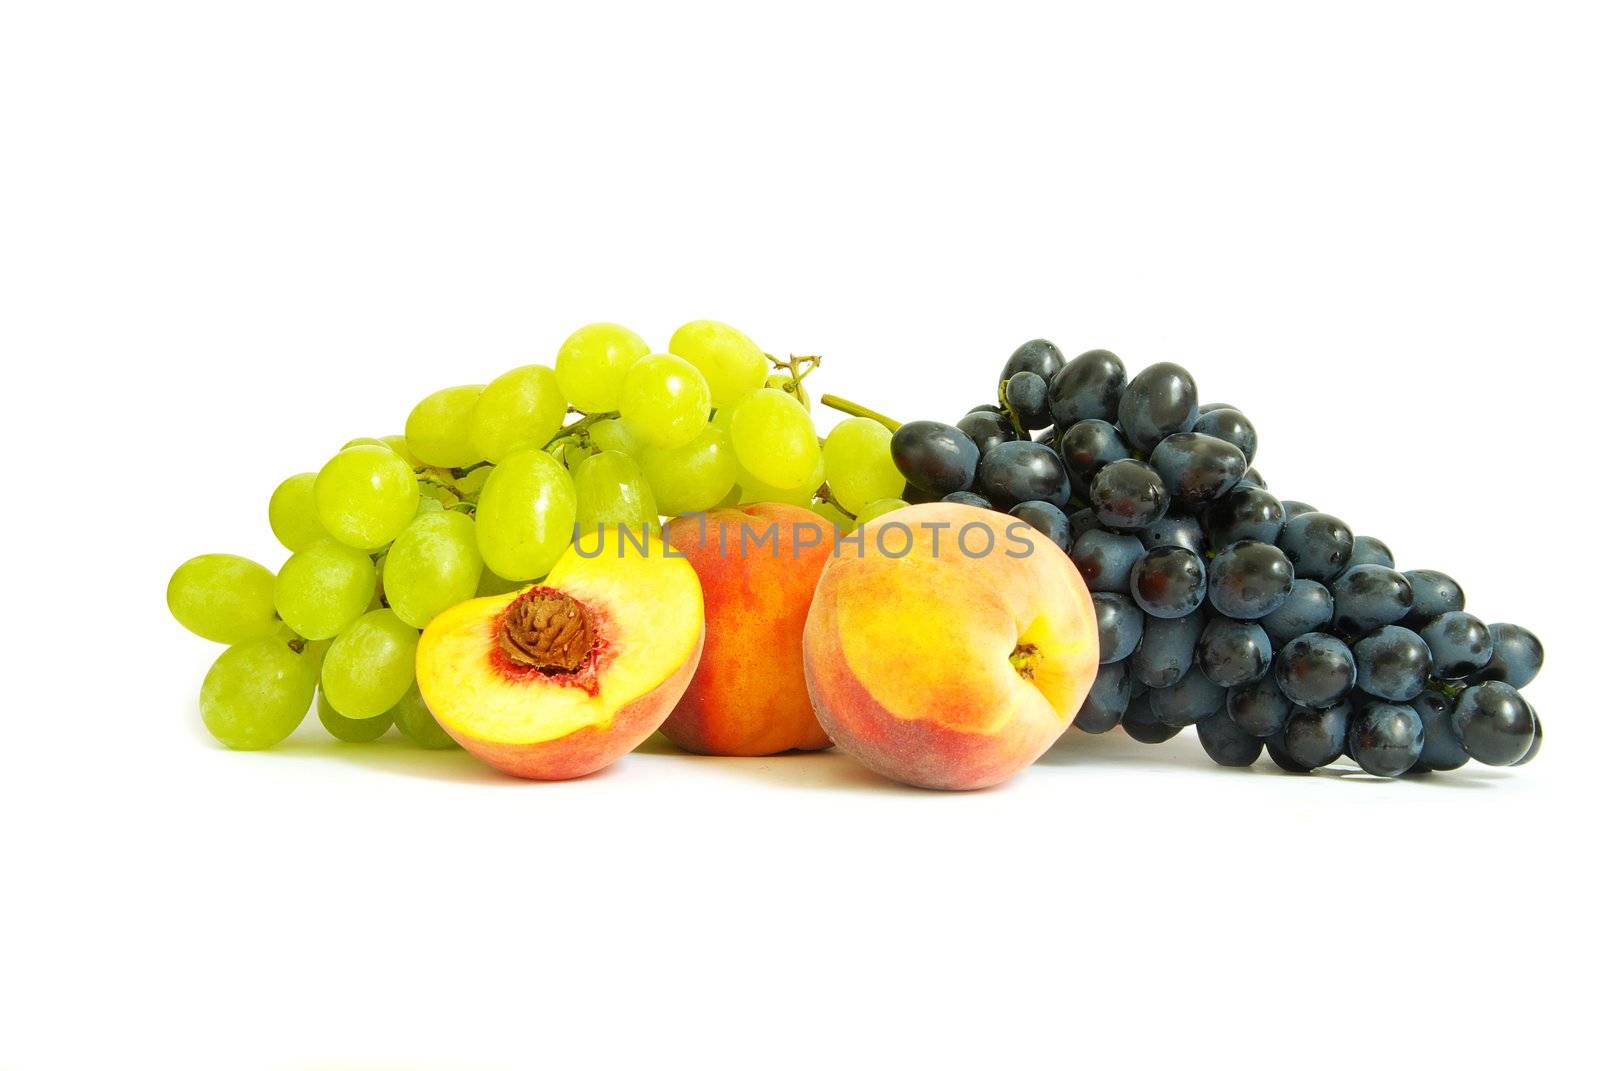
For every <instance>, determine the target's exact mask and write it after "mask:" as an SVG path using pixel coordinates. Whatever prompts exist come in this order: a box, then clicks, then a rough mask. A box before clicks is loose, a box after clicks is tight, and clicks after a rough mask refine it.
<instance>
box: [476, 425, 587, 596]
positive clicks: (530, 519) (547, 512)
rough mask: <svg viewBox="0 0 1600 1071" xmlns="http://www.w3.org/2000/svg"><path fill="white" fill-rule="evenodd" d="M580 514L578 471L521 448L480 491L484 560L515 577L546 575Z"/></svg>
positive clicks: (480, 537)
mask: <svg viewBox="0 0 1600 1071" xmlns="http://www.w3.org/2000/svg"><path fill="white" fill-rule="evenodd" d="M577 515H578V495H577V491H576V490H575V489H574V488H573V486H572V475H571V474H570V473H568V472H567V470H566V469H564V468H562V467H561V464H560V463H559V462H558V461H556V459H555V458H553V457H551V456H550V455H549V454H547V453H545V452H544V451H543V450H534V449H522V450H517V451H515V452H514V453H512V454H510V455H508V456H507V457H506V458H505V459H504V460H503V461H501V462H500V464H498V465H496V466H495V467H494V472H493V473H492V474H491V475H490V476H489V482H488V483H486V484H484V486H483V493H482V494H480V495H479V496H478V513H477V529H478V551H479V553H481V554H482V555H483V563H484V564H485V565H487V566H488V567H489V568H490V569H493V570H494V571H495V572H496V573H499V574H500V575H501V576H503V577H506V578H507V579H510V580H532V579H534V578H535V577H540V576H543V575H544V574H546V573H548V572H549V571H550V567H551V566H552V565H554V564H555V563H556V559H557V558H559V557H561V554H562V552H563V551H565V550H566V549H567V546H568V544H570V543H571V542H572V524H573V521H574V520H576V519H577Z"/></svg>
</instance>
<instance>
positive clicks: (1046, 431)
mask: <svg viewBox="0 0 1600 1071" xmlns="http://www.w3.org/2000/svg"><path fill="white" fill-rule="evenodd" d="M1058 434H1059V432H1058V431H1057V430H1056V426H1055V425H1054V424H1047V425H1045V426H1044V427H1042V428H1040V429H1039V430H1038V431H1035V432H1034V433H1033V441H1034V442H1036V443H1044V444H1045V445H1046V446H1050V447H1054V446H1055V444H1056V436H1057V435H1058Z"/></svg>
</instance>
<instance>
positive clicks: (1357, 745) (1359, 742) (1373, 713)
mask: <svg viewBox="0 0 1600 1071" xmlns="http://www.w3.org/2000/svg"><path fill="white" fill-rule="evenodd" d="M1422 738H1423V725H1422V718H1421V717H1420V716H1418V714H1417V712H1416V711H1415V710H1412V709H1411V708H1410V707H1408V706H1405V705H1403V704H1400V703H1368V704H1367V705H1366V706H1365V707H1363V708H1362V709H1361V710H1360V711H1359V712H1357V713H1356V715H1355V716H1354V717H1353V718H1351V719H1350V729H1349V737H1348V739H1347V740H1346V749H1347V750H1348V751H1349V753H1350V757H1351V758H1352V759H1355V760H1356V765H1357V766H1359V767H1361V768H1362V769H1363V770H1365V771H1366V772H1367V773H1369V774H1371V775H1372V776H1374V777H1399V776H1400V775H1401V774H1403V773H1405V772H1406V771H1407V770H1409V769H1411V767H1413V766H1415V765H1416V762H1417V758H1418V756H1420V755H1421V754H1422Z"/></svg>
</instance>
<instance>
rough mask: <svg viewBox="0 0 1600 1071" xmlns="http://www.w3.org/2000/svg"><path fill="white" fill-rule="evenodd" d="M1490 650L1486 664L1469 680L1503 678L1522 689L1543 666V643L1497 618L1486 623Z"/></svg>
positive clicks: (1501, 679) (1530, 634) (1527, 632)
mask: <svg viewBox="0 0 1600 1071" xmlns="http://www.w3.org/2000/svg"><path fill="white" fill-rule="evenodd" d="M1489 635H1490V637H1491V638H1492V639H1493V641H1494V653H1493V654H1492V655H1490V656H1489V661H1488V664H1486V665H1485V666H1484V667H1483V668H1482V669H1481V670H1479V671H1478V672H1477V673H1476V674H1474V675H1473V678H1472V679H1473V682H1474V683H1476V682H1479V681H1504V682H1505V683H1506V684H1509V685H1511V687H1513V688H1526V687H1527V686H1528V684H1529V682H1531V681H1532V680H1533V678H1535V677H1537V676H1538V675H1539V670H1540V668H1541V667H1543V666H1544V644H1542V643H1540V642H1539V637H1537V636H1535V635H1534V634H1533V633H1531V632H1529V631H1528V630H1527V629H1525V628H1523V627H1522V626H1521V625H1512V624H1507V623H1506V622H1504V621H1498V622H1496V623H1495V624H1493V625H1490V626H1489Z"/></svg>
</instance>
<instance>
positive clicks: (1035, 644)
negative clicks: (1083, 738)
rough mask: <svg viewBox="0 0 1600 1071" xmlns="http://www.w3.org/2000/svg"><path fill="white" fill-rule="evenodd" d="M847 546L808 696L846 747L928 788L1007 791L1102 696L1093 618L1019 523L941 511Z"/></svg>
mask: <svg viewBox="0 0 1600 1071" xmlns="http://www.w3.org/2000/svg"><path fill="white" fill-rule="evenodd" d="M861 533H862V534H861V542H860V546H859V547H856V546H853V545H851V544H850V543H849V542H847V541H844V540H841V543H840V551H839V555H838V556H837V557H836V558H835V559H834V560H833V561H831V562H830V563H829V564H828V566H827V568H825V569H824V570H823V572H822V579H821V581H820V582H819V583H818V585H817V592H816V597H815V598H814V599H813V601H812V604H811V612H810V615H809V617H808V618H807V620H806V628H805V668H806V683H807V686H808V688H809V690H810V694H811V700H812V703H813V704H814V705H815V707H816V711H817V717H818V720H819V721H820V722H821V723H822V727H823V729H825V730H826V731H827V733H828V735H829V736H830V737H832V738H833V741H834V743H835V744H837V745H838V746H839V747H840V748H841V749H843V750H844V751H846V752H847V753H849V754H850V755H851V756H853V757H854V758H856V759H857V760H859V761H860V762H861V763H863V764H864V765H865V766H867V767H868V768H870V769H872V770H874V771H876V772H877V773H880V774H882V775H883V776H885V777H889V778H892V779H894V780H896V781H901V782H904V783H906V784H910V785H918V786H921V787H924V788H943V789H971V788H983V787H986V786H989V785H994V784H998V783H999V782H1001V781H1004V780H1006V779H1007V778H1008V777H1011V776H1012V775H1013V774H1015V773H1016V772H1017V771H1019V770H1021V769H1022V768H1023V767H1025V766H1027V765H1028V764H1030V763H1032V762H1033V761H1034V760H1035V759H1037V758H1038V757H1039V756H1040V755H1041V754H1043V753H1044V752H1045V750H1046V749H1048V748H1049V747H1050V745H1051V744H1053V743H1054V742H1055V741H1056V739H1057V738H1058V737H1060V735H1061V734H1062V732H1064V731H1065V730H1066V729H1067V727H1068V726H1070V725H1071V724H1072V719H1073V717H1074V716H1075V715H1076V714H1077V711H1078V707H1079V706H1081V705H1082V703H1083V700H1084V697H1085V696H1087V695H1088V692H1089V687H1090V685H1092V684H1093V683H1094V678H1095V672H1096V670H1097V668H1098V665H1097V664H1098V661H1099V632H1098V628H1097V626H1096V622H1095V613H1094V605H1093V603H1092V602H1091V600H1090V598H1089V592H1088V589H1087V588H1086V587H1085V586H1084V583H1083V579H1082V578H1081V577H1080V576H1079V575H1078V571H1077V570H1076V569H1075V568H1074V567H1073V565H1072V563H1071V561H1069V560H1068V558H1067V556H1066V555H1065V554H1063V553H1062V552H1061V550H1060V548H1059V547H1057V546H1056V545H1055V544H1054V543H1052V542H1051V541H1050V540H1048V539H1046V538H1045V537H1044V536H1042V535H1040V534H1039V533H1038V532H1036V531H1035V530H1034V529H1032V528H1031V527H1029V526H1028V525H1026V524H1024V523H1022V522H1021V521H1017V520H1015V519H1014V518H1010V517H1007V516H1005V515H1003V514H999V513H995V512H992V511H989V510H982V509H977V508H974V507H972V506H964V505H957V504H953V503H944V502H934V503H928V504H926V505H917V506H909V507H906V508H904V509H898V510H895V511H894V512H892V513H888V514H885V515H884V516H882V517H880V518H878V519H877V520H875V521H873V522H871V523H870V524H867V525H865V526H864V527H863V528H862V529H861Z"/></svg>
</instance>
